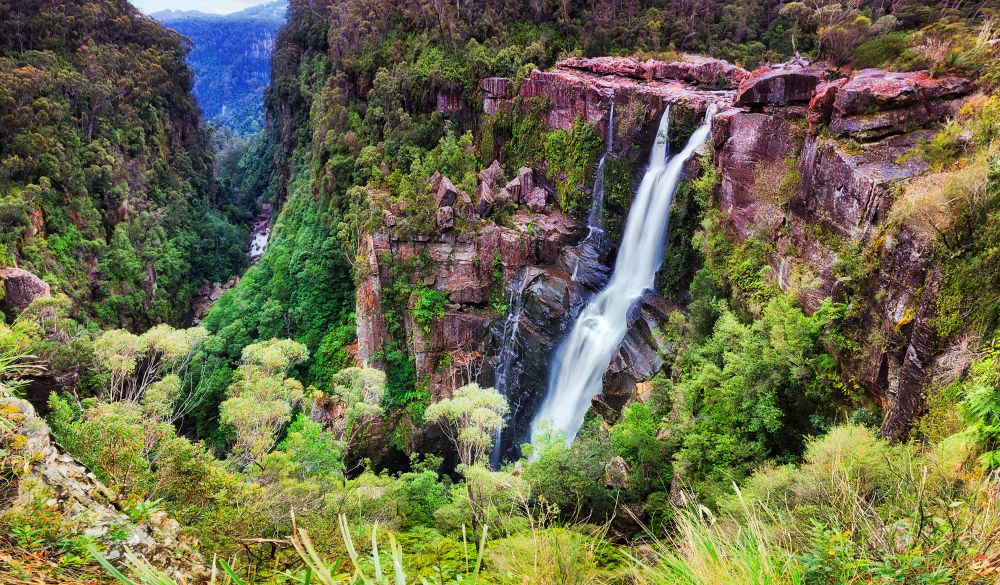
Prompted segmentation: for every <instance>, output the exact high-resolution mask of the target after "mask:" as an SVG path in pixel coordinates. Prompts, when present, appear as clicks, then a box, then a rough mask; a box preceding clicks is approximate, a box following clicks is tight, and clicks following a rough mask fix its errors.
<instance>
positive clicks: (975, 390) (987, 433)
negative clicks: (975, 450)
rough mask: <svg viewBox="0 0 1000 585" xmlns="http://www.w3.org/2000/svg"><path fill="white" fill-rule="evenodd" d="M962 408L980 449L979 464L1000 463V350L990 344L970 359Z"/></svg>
mask: <svg viewBox="0 0 1000 585" xmlns="http://www.w3.org/2000/svg"><path fill="white" fill-rule="evenodd" d="M962 386H963V388H962V392H963V394H964V398H963V399H962V402H961V408H962V412H963V413H964V415H965V418H966V420H968V423H969V429H968V432H969V434H970V435H971V437H972V438H973V439H974V440H975V441H976V443H977V444H978V445H979V448H980V449H981V451H982V455H981V456H980V459H979V461H980V464H981V465H982V466H983V467H984V468H986V469H996V468H997V467H1000V352H998V350H997V348H996V347H995V346H991V347H989V348H987V349H986V351H985V352H984V353H983V354H982V355H981V356H980V357H979V358H978V359H977V360H976V361H975V362H974V363H973V365H972V367H971V368H970V371H969V375H968V378H967V379H966V380H965V381H964V382H963V383H962Z"/></svg>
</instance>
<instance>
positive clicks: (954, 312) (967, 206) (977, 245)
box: [934, 158, 1000, 338]
mask: <svg viewBox="0 0 1000 585" xmlns="http://www.w3.org/2000/svg"><path fill="white" fill-rule="evenodd" d="M988 164H989V166H988V170H987V173H988V182H987V183H986V185H985V188H979V187H977V186H976V185H975V184H964V185H962V186H961V187H960V189H961V190H960V191H959V194H960V196H959V197H956V200H955V202H954V205H955V209H954V210H953V211H952V212H951V213H953V214H954V216H955V220H954V221H953V223H952V226H953V228H952V229H950V230H949V231H948V232H946V233H945V234H944V236H945V237H944V240H943V242H942V244H943V248H944V250H943V252H944V253H943V254H941V257H940V259H941V264H942V268H943V270H944V277H943V279H942V285H941V291H940V293H939V294H938V297H937V300H936V304H937V316H936V317H935V318H934V325H935V328H936V329H937V331H938V332H939V333H940V334H941V335H944V336H949V335H953V334H955V333H957V332H959V331H962V330H965V329H967V328H968V327H969V326H971V327H972V328H973V329H974V330H976V331H978V332H979V333H980V334H982V335H986V336H987V338H989V337H991V336H992V334H993V332H995V331H996V329H997V326H998V325H1000V305H998V304H997V303H995V302H993V299H992V295H989V294H983V293H984V291H994V290H1000V268H998V260H1000V258H998V254H1000V250H998V249H997V247H996V246H995V245H993V244H994V242H996V241H997V238H998V237H1000V218H998V216H997V210H998V209H1000V160H998V159H996V158H993V159H992V160H990V161H989V163H988Z"/></svg>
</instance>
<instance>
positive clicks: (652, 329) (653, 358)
mask: <svg viewBox="0 0 1000 585" xmlns="http://www.w3.org/2000/svg"><path fill="white" fill-rule="evenodd" d="M675 308H676V307H674V306H673V305H671V304H670V303H669V302H667V301H666V300H665V299H664V298H663V297H662V296H660V294H659V293H657V292H655V291H646V293H645V294H644V295H643V296H642V299H641V300H640V301H639V303H638V304H637V305H636V306H634V307H632V310H631V311H629V315H628V331H627V332H626V333H625V339H623V340H622V343H621V345H620V346H618V349H617V350H616V351H615V353H614V354H612V356H611V364H610V366H608V371H607V372H605V374H604V392H603V394H602V396H601V401H602V402H603V403H604V404H606V405H608V406H610V407H611V408H612V409H614V410H615V411H616V412H621V410H622V408H624V407H625V405H626V404H627V403H628V402H629V401H630V400H632V399H633V398H634V397H635V396H636V394H637V387H638V385H639V384H640V383H642V382H645V381H646V380H650V379H652V378H653V377H654V376H656V374H658V373H660V371H662V370H663V367H664V357H663V356H665V355H667V353H668V352H669V351H670V345H669V344H668V343H667V342H666V341H664V340H663V339H662V337H660V336H659V335H658V331H659V329H660V327H661V326H662V325H663V324H664V323H666V322H667V320H668V319H669V317H670V313H671V311H673V310H675Z"/></svg>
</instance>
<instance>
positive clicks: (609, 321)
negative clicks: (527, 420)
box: [532, 107, 713, 444]
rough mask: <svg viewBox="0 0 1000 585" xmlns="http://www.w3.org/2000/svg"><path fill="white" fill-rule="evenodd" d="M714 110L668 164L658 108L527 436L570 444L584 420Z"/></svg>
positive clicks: (647, 283) (648, 280)
mask: <svg viewBox="0 0 1000 585" xmlns="http://www.w3.org/2000/svg"><path fill="white" fill-rule="evenodd" d="M712 113H713V112H712V110H709V113H708V115H707V116H706V119H705V121H704V123H702V125H701V126H700V127H699V128H698V129H697V130H696V131H695V132H694V134H692V135H691V138H690V139H689V140H688V143H687V145H686V146H685V147H684V150H683V151H681V152H680V153H679V154H677V155H676V156H674V157H673V158H671V159H670V162H669V163H668V162H667V149H668V142H669V141H668V139H667V136H668V124H669V118H670V108H669V107H668V108H667V110H666V111H665V112H664V113H663V117H662V118H661V119H660V125H659V129H658V131H657V136H656V139H655V140H654V142H653V147H652V150H651V152H650V154H649V166H648V167H647V168H646V174H645V175H644V176H643V177H642V183H641V184H640V185H639V190H638V192H636V195H635V200H634V201H633V202H632V208H631V209H630V210H629V214H628V219H627V221H626V223H625V233H624V235H623V237H622V243H621V247H620V248H619V249H618V258H617V260H616V261H615V269H614V273H612V275H611V280H610V281H609V282H608V285H607V287H605V288H604V290H602V291H601V292H600V293H599V294H598V295H597V296H595V297H594V298H593V299H592V300H591V301H590V303H589V304H587V306H586V307H584V309H583V311H582V312H581V313H580V316H579V317H578V318H577V320H576V322H575V323H574V324H573V328H572V330H570V333H569V336H568V337H567V338H566V339H565V340H564V341H563V342H562V344H561V345H560V346H559V350H558V351H557V352H556V355H555V359H553V361H552V368H551V371H550V374H549V387H548V391H547V392H546V395H545V401H544V402H543V403H542V407H541V408H540V409H539V410H538V413H537V414H536V415H535V420H534V422H533V423H532V440H534V439H535V438H536V437H537V435H538V434H539V432H541V431H542V430H543V429H544V428H545V427H546V426H547V427H548V428H549V429H550V430H552V431H553V432H559V431H562V432H564V433H565V435H566V442H567V444H570V443H572V442H573V439H574V438H575V437H576V434H577V432H578V431H579V430H580V427H581V426H582V425H583V418H584V416H585V415H586V414H587V410H589V409H590V402H591V399H592V398H593V397H594V396H596V395H597V394H599V393H600V392H601V388H602V381H603V378H604V372H605V371H606V370H607V369H608V364H610V363H611V355H612V353H613V352H614V351H615V349H616V348H617V347H618V345H619V344H621V342H622V339H624V338H625V330H626V327H627V325H626V321H627V316H628V311H629V309H630V308H631V307H632V305H633V304H634V303H635V302H636V301H638V300H639V298H640V297H641V296H642V294H643V292H644V291H645V290H646V289H649V288H652V287H653V281H654V279H655V277H656V271H657V270H658V269H659V267H660V263H661V262H662V261H663V245H664V238H665V236H666V232H667V223H668V219H669V214H670V202H671V200H672V199H673V196H674V191H675V190H676V189H677V183H678V181H679V180H680V177H681V171H682V170H683V166H684V163H685V162H687V160H688V159H689V158H690V157H691V155H692V154H693V153H694V151H695V150H697V149H698V148H700V147H701V146H702V145H703V144H704V143H705V141H706V140H707V139H708V133H709V130H710V129H711V115H712Z"/></svg>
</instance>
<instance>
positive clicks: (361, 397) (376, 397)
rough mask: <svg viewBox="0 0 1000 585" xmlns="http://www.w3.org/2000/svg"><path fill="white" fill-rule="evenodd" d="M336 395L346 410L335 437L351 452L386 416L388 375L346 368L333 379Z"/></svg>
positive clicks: (365, 369)
mask: <svg viewBox="0 0 1000 585" xmlns="http://www.w3.org/2000/svg"><path fill="white" fill-rule="evenodd" d="M332 382H333V389H332V390H331V392H330V393H331V394H333V395H334V396H335V397H336V398H337V399H338V400H339V401H340V404H341V405H342V407H343V409H344V410H343V413H344V414H343V417H342V422H341V423H340V424H339V425H338V427H337V428H335V429H334V435H335V436H336V437H337V438H338V440H341V441H343V442H344V443H345V444H346V445H347V449H348V450H350V449H351V448H352V447H354V445H355V444H357V441H358V440H359V439H360V437H361V436H363V434H364V432H365V431H366V430H367V429H368V427H369V426H370V425H371V423H373V422H375V421H376V420H378V418H379V417H380V416H382V412H383V410H382V406H381V402H382V394H383V393H384V392H385V372H383V371H381V370H376V369H374V368H346V369H343V370H341V371H339V372H337V373H336V374H334V375H333V378H332Z"/></svg>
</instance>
